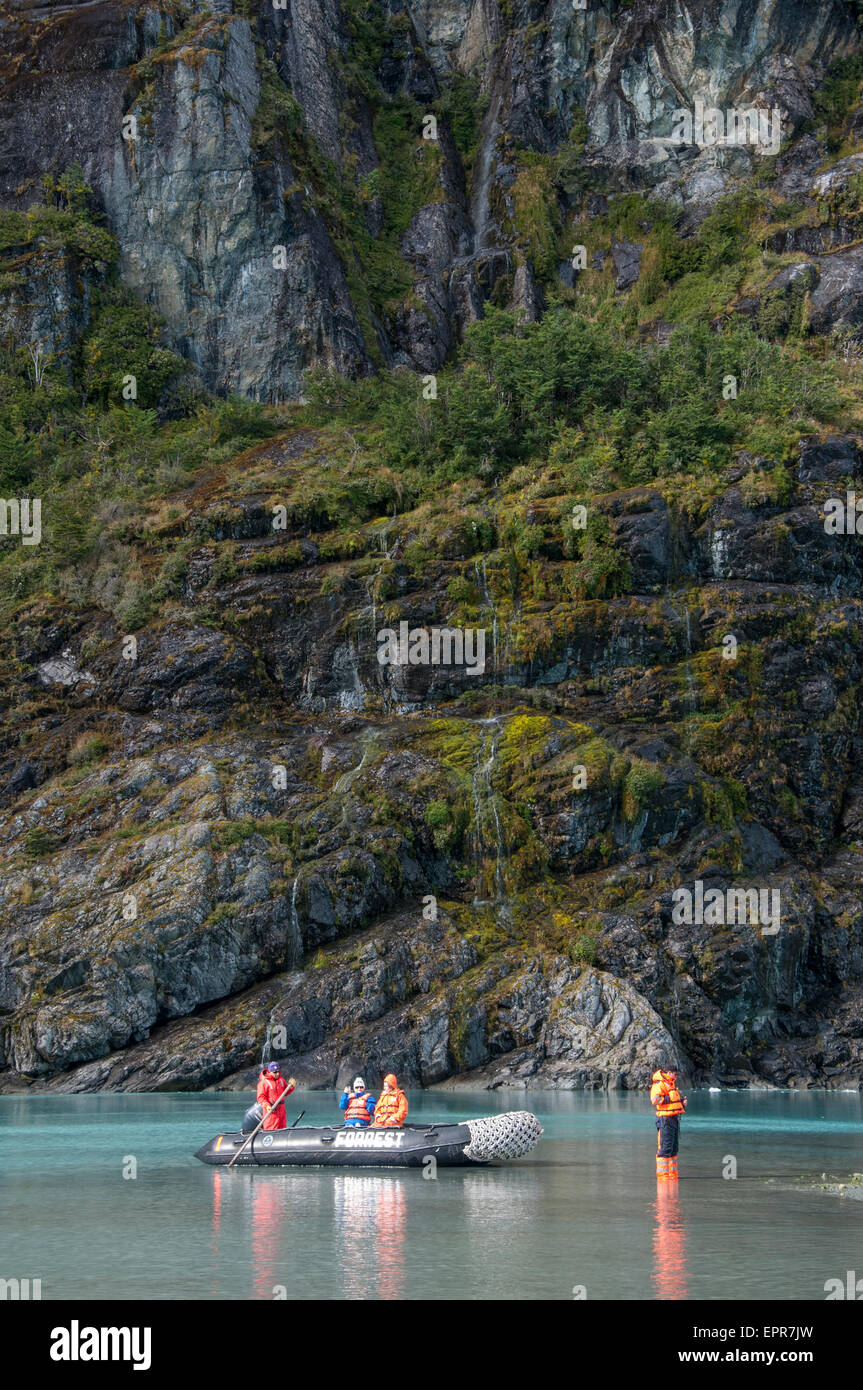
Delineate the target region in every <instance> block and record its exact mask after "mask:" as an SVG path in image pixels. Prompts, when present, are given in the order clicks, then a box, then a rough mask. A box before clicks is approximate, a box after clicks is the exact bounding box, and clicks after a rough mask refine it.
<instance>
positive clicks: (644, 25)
mask: <svg viewBox="0 0 863 1390" xmlns="http://www.w3.org/2000/svg"><path fill="white" fill-rule="evenodd" d="M0 32H2V37H3V43H4V49H5V51H6V55H7V56H6V58H5V60H4V62H3V65H2V69H0V75H2V84H0V129H2V134H0V200H2V201H3V203H5V204H6V205H8V206H20V207H26V206H27V204H28V203H29V202H31V201H32V200H33V198H34V196H35V195H36V194H37V193H38V189H39V186H40V181H41V179H42V177H43V175H44V174H45V173H46V171H48V172H60V171H62V169H63V168H65V167H66V166H68V165H69V164H71V163H72V162H73V161H78V162H80V164H81V166H82V168H83V171H84V175H85V177H86V179H87V182H88V183H89V184H90V185H91V186H92V187H93V188H94V189H95V190H96V192H97V196H98V199H99V201H100V203H101V206H102V207H103V209H104V211H105V214H106V216H107V220H108V225H109V227H110V229H111V231H112V232H113V233H114V234H115V235H116V237H117V240H118V243H119V247H120V257H121V260H120V266H121V273H122V276H123V279H124V281H125V282H126V283H127V284H128V285H130V286H132V287H133V288H134V289H135V290H136V291H137V292H139V293H140V294H141V295H142V296H143V298H144V299H146V300H147V301H148V302H149V303H151V304H153V305H154V306H155V307H156V308H157V309H158V311H159V313H160V314H161V315H162V316H163V317H164V320H165V322H166V325H167V333H168V339H169V342H170V345H171V346H173V347H174V348H176V349H178V350H179V351H180V352H181V353H182V354H183V355H184V356H186V357H187V358H188V359H189V361H190V362H191V363H192V364H193V365H194V367H195V369H196V370H197V372H198V373H199V374H200V376H201V378H202V380H203V381H204V383H205V384H206V385H207V386H208V387H210V388H211V389H214V390H234V391H241V392H243V393H245V394H249V395H252V396H254V397H256V398H257V399H260V400H266V401H279V400H289V399H293V398H296V397H298V396H299V395H301V393H302V391H303V374H304V371H305V370H306V369H307V368H308V367H310V366H315V365H317V366H325V367H332V368H335V369H337V370H339V371H343V372H348V373H356V372H365V371H368V370H370V369H371V366H372V363H373V362H377V363H387V364H396V365H398V364H402V365H406V366H410V367H413V368H414V369H416V370H421V371H423V372H432V371H435V370H436V369H437V368H439V367H440V366H441V364H442V363H443V361H444V359H445V357H446V355H447V353H448V352H449V351H450V350H451V348H452V346H453V344H454V343H455V342H456V341H457V339H458V337H459V335H460V333H461V331H462V329H463V327H464V325H465V324H466V323H469V322H471V321H472V320H473V319H475V318H476V317H477V316H478V315H480V314H481V313H482V306H483V303H484V302H485V300H486V299H487V298H488V297H489V295H491V294H495V296H496V298H497V300H498V302H500V301H501V300H502V301H503V302H510V303H512V304H513V305H516V306H519V307H521V308H522V309H524V310H525V311H526V312H527V313H528V314H529V316H535V315H536V313H537V312H538V311H539V309H540V307H541V304H542V302H543V293H544V288H545V287H547V286H548V285H551V284H554V283H555V276H556V272H557V268H558V263H559V264H560V266H561V267H562V271H563V273H564V274H567V273H568V257H569V254H570V252H569V245H568V238H567V235H566V226H565V223H566V220H567V218H568V215H569V214H570V211H571V208H572V206H573V194H574V192H575V190H576V189H577V188H578V187H579V184H580V183H581V182H583V181H584V179H585V178H588V177H589V178H590V179H592V180H593V181H594V183H596V184H597V186H600V185H601V186H602V187H604V188H606V189H611V190H617V191H620V190H624V191H626V190H632V189H634V188H639V189H650V190H651V191H653V192H654V193H655V194H656V196H658V197H661V198H663V199H665V200H669V201H671V202H672V203H676V204H678V205H679V206H680V207H681V208H683V209H684V211H685V213H686V216H687V218H688V219H690V221H691V222H692V223H693V224H694V223H697V221H698V219H699V218H701V217H703V216H704V215H705V213H706V212H707V211H708V210H709V208H710V207H711V206H712V205H713V204H714V203H715V202H716V200H717V199H718V198H719V197H720V196H721V195H722V193H723V192H725V191H727V190H728V189H729V188H731V187H733V186H734V185H735V182H736V181H738V180H739V179H741V178H742V177H745V176H746V175H748V174H749V173H751V172H752V169H753V167H754V166H755V165H756V164H757V163H758V159H759V154H758V152H756V151H755V150H754V149H753V148H751V147H750V146H749V145H747V144H743V145H735V146H733V147H731V148H724V147H723V148H716V147H710V148H701V149H699V148H698V147H697V146H696V145H695V144H693V143H688V144H686V145H675V144H672V143H670V141H671V136H672V132H673V129H674V113H675V111H677V110H679V109H683V108H686V109H692V110H694V109H695V102H696V100H699V101H701V102H702V103H703V104H704V105H705V106H707V107H710V106H715V107H717V108H720V109H721V110H722V111H723V112H724V111H725V110H726V109H728V108H737V109H746V108H748V107H751V106H756V107H759V108H764V109H767V110H770V111H775V112H776V113H778V115H777V119H778V120H780V121H781V126H782V131H783V136H784V138H785V139H786V140H787V138H788V137H789V136H790V135H792V134H793V133H794V132H795V131H797V130H798V129H799V128H800V127H801V125H802V124H803V123H805V121H806V120H807V119H809V118H810V117H811V116H812V105H811V91H812V87H813V84H814V83H816V82H817V81H818V79H819V78H820V77H821V76H823V74H824V72H825V70H826V69H827V67H828V66H829V64H830V63H831V62H833V61H835V60H836V59H838V58H841V57H842V56H843V55H847V54H848V53H850V52H852V51H854V50H855V45H856V43H857V29H856V24H855V22H854V18H853V16H852V14H851V13H850V11H849V8H848V7H847V6H846V5H845V4H844V3H842V0H819V3H818V4H811V3H807V0H799V3H792V0H762V3H759V4H757V5H750V4H741V3H740V2H739V0H697V3H695V0H690V3H687V4H679V3H677V0H635V3H633V4H632V5H624V4H622V3H616V0H615V3H608V4H603V5H600V4H591V5H589V6H588V7H587V8H586V9H584V10H579V9H574V8H573V6H572V4H571V3H570V0H551V2H550V3H548V4H546V5H544V6H540V7H537V6H535V5H528V4H522V3H521V0H518V3H515V4H513V5H510V6H508V7H507V9H506V14H504V12H503V11H502V10H501V8H500V7H499V6H498V5H497V3H496V0H476V2H475V3H473V4H460V5H440V4H438V3H436V0H428V3H424V4H423V5H421V6H417V7H414V8H411V9H408V8H406V7H403V6H401V5H400V4H399V3H397V0H393V3H390V4H387V5H382V6H378V5H369V4H362V3H360V0H346V3H345V4H344V5H339V4H338V3H336V0H328V3H323V0H290V3H287V4H286V6H285V8H280V9H274V8H273V7H272V6H271V5H265V4H263V3H261V4H252V3H249V4H246V5H245V6H242V7H241V6H236V7H232V6H231V5H230V4H229V3H228V0H219V3H213V4H212V5H209V6H207V5H203V6H202V9H201V10H200V11H198V12H197V13H195V12H193V9H192V6H191V5H184V4H177V3H172V4H165V5H161V6H160V5H158V4H132V3H113V2H111V3H107V2H106V3H95V4H94V3H79V4H70V5H64V6H59V7H58V6H52V7H50V8H49V7H41V8H39V7H35V8H34V7H33V6H32V5H30V4H28V3H21V0H7V4H6V5H5V6H4V7H3V10H2V31H0ZM435 113H436V119H437V121H438V127H437V135H436V138H435V139H432V140H424V139H423V131H424V129H425V125H424V122H425V118H426V116H428V115H431V114H435ZM582 124H583V129H582ZM771 129H772V127H771ZM761 153H762V154H763V153H764V152H763V151H762V152H761ZM773 153H775V151H773ZM561 155H563V156H565V157H566V158H565V161H564V162H565V164H566V170H567V173H566V176H565V177H561V178H558V179H557V180H556V181H553V180H552V179H551V177H550V175H549V172H548V171H549V167H550V164H549V161H551V160H552V159H555V158H556V159H560V158H561ZM537 159H539V163H537ZM543 160H544V161H545V163H544V164H543V162H542V161H543ZM393 169H394V170H395V175H394V177H395V180H396V181H397V183H398V196H397V198H396V199H395V200H394V201H395V202H396V203H397V207H395V208H394V209H390V210H389V211H387V209H386V205H385V202H384V201H382V197H381V190H382V180H383V181H384V182H385V181H386V179H387V177H388V176H389V171H390V170H393ZM537 200H542V201H543V202H544V204H545V206H544V207H543V208H542V211H541V216H540V217H539V219H537V218H535V216H534V213H535V212H536V209H535V208H534V212H532V211H531V205H532V204H535V203H536V201H537ZM537 220H538V221H539V222H540V223H541V224H542V225H541V227H540V228H539V229H538V228H537V226H536V225H535V223H536V221H537ZM376 242H377V243H381V245H380V247H379V248H378V249H379V251H380V252H381V253H382V254H385V258H386V259H387V260H388V262H389V265H388V266H382V265H381V264H380V256H376V254H375V251H376V247H375V243H376ZM552 243H555V244H556V243H559V254H558V255H557V259H556V260H555V264H554V265H552V260H554V259H555V257H554V253H555V245H554V244H552ZM276 248H281V250H280V251H279V250H276ZM384 248H385V252H384ZM825 249H826V248H825ZM830 276H831V280H830V283H831V284H833V283H834V282H835V281H836V279H837V277H838V278H839V281H840V282H841V284H842V285H843V287H844V288H845V290H846V291H847V289H848V287H849V282H852V284H853V289H852V293H853V302H854V304H855V305H857V304H858V303H859V299H860V289H859V286H858V285H857V278H859V277H858V272H857V266H856V261H855V262H854V265H853V267H852V266H850V265H847V264H841V265H840V264H838V263H837V262H832V263H831V270H830ZM635 278H637V268H636V273H635V275H633V277H632V279H631V280H629V281H628V283H630V284H631V283H633V282H634V280H635ZM825 293H826V294H827V295H828V297H829V296H830V290H829V289H827V290H826V291H825ZM49 294H50V286H48V285H46V286H45V287H44V288H43V299H44V298H45V297H46V296H48V295H49ZM833 297H835V295H834V296H833ZM845 307H846V311H847V308H848V306H847V305H846V306H845ZM43 317H44V315H43ZM828 317H829V316H828ZM834 318H835V316H834ZM832 321H834V320H833V319H831V320H830V322H832ZM36 330H38V331H39V333H40V337H41V338H42V339H43V340H44V341H45V343H46V346H47V345H50V346H51V347H53V348H55V349H56V348H57V347H62V346H63V344H62V342H58V341H57V337H56V334H52V333H51V332H50V331H49V330H47V329H46V326H45V325H44V324H42V323H41V322H38V320H37V321H34V324H33V328H32V331H36Z"/></svg>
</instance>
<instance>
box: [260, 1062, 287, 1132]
mask: <svg viewBox="0 0 863 1390" xmlns="http://www.w3.org/2000/svg"><path fill="white" fill-rule="evenodd" d="M296 1084H297V1083H296V1081H295V1080H294V1078H293V1077H291V1078H290V1080H289V1081H288V1082H287V1083H286V1082H284V1081H283V1080H282V1073H281V1069H280V1067H279V1064H278V1062H270V1065H269V1066H268V1067H267V1068H266V1069H265V1070H264V1071H262V1072H261V1074H260V1076H259V1077H258V1089H257V1092H256V1096H257V1100H258V1103H259V1104H260V1106H261V1109H262V1110H263V1112H264V1124H263V1128H264V1129H287V1127H288V1117H287V1115H286V1113H285V1105H284V1099H282V1101H281V1102H280V1103H279V1104H278V1105H276V1101H277V1100H279V1097H280V1096H281V1095H282V1092H283V1091H284V1092H285V1094H286V1095H290V1094H291V1091H292V1090H293V1089H294V1087H295V1086H296ZM286 1085H287V1090H285V1087H286Z"/></svg>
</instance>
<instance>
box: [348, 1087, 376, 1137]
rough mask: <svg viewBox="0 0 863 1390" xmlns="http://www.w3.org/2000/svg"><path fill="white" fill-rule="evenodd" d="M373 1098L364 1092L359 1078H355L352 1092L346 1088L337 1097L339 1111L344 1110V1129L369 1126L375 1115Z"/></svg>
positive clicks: (367, 1092) (368, 1092) (369, 1093)
mask: <svg viewBox="0 0 863 1390" xmlns="http://www.w3.org/2000/svg"><path fill="white" fill-rule="evenodd" d="M375 1103H376V1102H375V1098H374V1096H373V1095H372V1094H371V1092H370V1091H367V1090H366V1083H365V1082H364V1081H363V1078H362V1077H361V1076H358V1077H356V1079H355V1081H354V1087H353V1090H351V1088H350V1086H346V1087H345V1089H344V1091H343V1092H342V1094H341V1096H340V1097H339V1109H340V1110H344V1111H345V1112H346V1114H345V1128H346V1129H348V1128H350V1129H357V1128H364V1127H365V1126H366V1125H370V1124H371V1122H372V1117H373V1115H374V1113H375Z"/></svg>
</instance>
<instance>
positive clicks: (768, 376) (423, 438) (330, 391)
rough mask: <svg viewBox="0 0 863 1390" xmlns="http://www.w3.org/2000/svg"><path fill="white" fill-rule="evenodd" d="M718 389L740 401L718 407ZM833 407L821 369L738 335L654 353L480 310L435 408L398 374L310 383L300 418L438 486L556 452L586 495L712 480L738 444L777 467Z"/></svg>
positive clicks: (553, 315) (612, 336)
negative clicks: (657, 482)
mask: <svg viewBox="0 0 863 1390" xmlns="http://www.w3.org/2000/svg"><path fill="white" fill-rule="evenodd" d="M729 376H733V377H734V378H735V379H736V381H737V382H739V383H744V382H745V388H744V389H741V390H739V392H738V394H737V397H736V399H734V398H731V399H727V400H726V399H725V398H724V395H723V389H724V384H725V382H726V379H727V378H728V377H729ZM838 408H839V397H838V393H837V391H836V387H835V384H834V382H833V379H832V377H831V374H830V371H829V369H828V368H827V367H826V366H825V365H824V364H822V363H819V362H813V361H811V360H809V359H807V358H806V357H805V356H794V355H792V354H791V353H789V352H788V351H786V350H784V349H783V348H781V347H779V346H778V345H776V344H771V343H769V342H766V341H765V340H764V339H762V338H760V337H759V336H758V335H757V334H756V333H755V332H753V330H752V329H751V328H750V327H749V326H748V325H738V326H735V327H733V328H729V329H728V330H726V331H725V332H723V333H715V332H711V330H710V329H709V327H708V326H707V325H705V324H700V325H697V326H695V327H692V328H684V329H682V330H680V331H679V332H678V333H677V334H675V335H674V336H673V337H672V339H671V342H670V343H669V345H668V346H667V347H664V348H660V347H656V346H644V345H641V344H639V343H637V342H633V341H630V340H629V339H628V338H627V337H626V335H625V333H624V331H623V329H622V327H621V326H620V325H619V324H618V325H613V324H606V323H592V322H590V321H588V320H585V319H581V318H579V317H577V316H576V315H575V314H573V313H571V312H569V311H567V310H565V309H557V310H553V311H552V312H550V313H548V314H546V315H545V317H544V318H543V319H542V320H541V321H540V322H539V323H535V324H523V323H520V322H519V321H518V319H517V317H516V316H515V315H514V314H512V313H509V312H506V311H504V310H495V309H490V310H489V311H488V313H487V314H486V317H485V318H484V319H483V320H482V321H481V322H479V323H476V324H472V325H471V327H470V328H469V329H468V330H467V332H466V334H465V343H464V346H463V348H462V349H461V351H460V353H459V354H458V360H457V362H456V363H455V364H454V366H453V367H452V368H450V369H448V370H447V371H445V372H444V373H442V374H441V376H440V378H439V381H438V397H437V399H436V400H428V401H426V400H424V399H423V398H422V395H421V391H420V389H419V386H418V383H417V380H416V378H414V377H413V376H411V375H409V374H405V373H395V374H392V375H390V376H388V377H384V378H381V379H375V380H373V381H368V380H367V381H359V382H344V381H340V382H334V381H333V379H332V378H331V377H326V376H318V377H317V378H315V380H314V382H313V384H312V388H311V401H310V405H309V407H308V412H307V414H308V417H309V418H310V419H312V420H314V421H316V422H318V423H323V422H332V420H333V418H334V417H335V418H337V419H339V420H341V421H344V422H345V423H349V424H350V425H351V426H353V427H355V428H356V427H361V426H363V425H365V426H367V427H368V428H369V429H370V430H373V432H374V434H373V437H374V441H375V447H376V449H377V451H378V453H379V456H380V458H381V459H382V461H384V462H386V463H387V464H388V465H389V466H391V467H393V468H397V469H400V470H407V471H409V472H411V473H412V474H417V473H419V474H422V475H428V474H431V475H432V477H433V478H434V479H435V480H437V481H442V482H446V481H451V480H453V479H454V478H457V477H461V476H466V475H476V476H479V477H481V478H484V479H487V480H489V481H493V480H494V479H496V478H499V477H501V476H502V475H504V474H506V473H508V472H509V471H510V470H511V469H512V468H514V467H515V466H516V465H518V464H523V463H526V462H528V461H529V460H531V459H534V460H542V459H544V458H545V457H546V456H547V455H548V454H549V452H550V451H551V450H556V451H557V452H558V454H560V452H561V451H567V450H568V451H569V453H570V462H571V469H570V481H571V483H572V484H573V485H574V486H576V487H579V488H589V487H596V486H597V484H600V483H604V484H606V485H607V486H618V487H626V486H631V485H633V484H636V483H643V482H647V481H649V480H651V479H654V478H658V477H661V476H664V475H666V474H668V473H675V472H681V471H690V470H692V469H697V468H706V469H716V468H718V467H720V466H722V465H723V464H724V463H726V462H727V461H728V459H729V457H730V453H731V450H732V448H734V447H739V446H744V445H748V446H750V447H753V448H759V449H765V450H770V451H772V452H774V453H776V454H778V455H779V456H780V457H782V456H784V454H785V452H786V450H787V449H788V448H789V447H790V446H791V445H793V443H794V442H795V441H796V439H798V438H799V437H800V435H801V433H803V432H805V431H806V430H807V429H810V428H811V427H812V426H813V424H814V423H815V422H817V421H819V420H820V421H827V420H830V419H831V418H832V417H834V416H835V414H836V412H837V410H838ZM367 437H368V438H369V439H370V438H371V437H372V436H371V435H369V436H367Z"/></svg>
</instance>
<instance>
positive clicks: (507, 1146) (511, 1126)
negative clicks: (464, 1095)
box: [464, 1110, 542, 1163]
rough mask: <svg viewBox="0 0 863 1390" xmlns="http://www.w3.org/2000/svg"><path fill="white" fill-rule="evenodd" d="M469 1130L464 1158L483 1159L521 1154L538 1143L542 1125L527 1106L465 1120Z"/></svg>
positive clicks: (480, 1161) (518, 1156)
mask: <svg viewBox="0 0 863 1390" xmlns="http://www.w3.org/2000/svg"><path fill="white" fill-rule="evenodd" d="M464 1123H465V1124H466V1125H467V1127H468V1129H469V1130H470V1143H469V1144H468V1145H467V1147H466V1149H465V1151H464V1152H465V1156H466V1157H467V1158H473V1159H476V1161H477V1162H479V1163H487V1162H488V1161H489V1160H490V1159H493V1158H522V1157H523V1155H524V1154H528V1153H530V1151H531V1149H533V1148H535V1147H536V1145H537V1144H538V1143H539V1140H540V1137H541V1135H542V1125H541V1124H540V1123H539V1120H538V1119H537V1118H536V1116H535V1115H531V1113H530V1111H529V1110H510V1111H508V1112H507V1114H505V1115H488V1116H487V1117H486V1118H485V1119H482V1120H465V1121H464Z"/></svg>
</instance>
